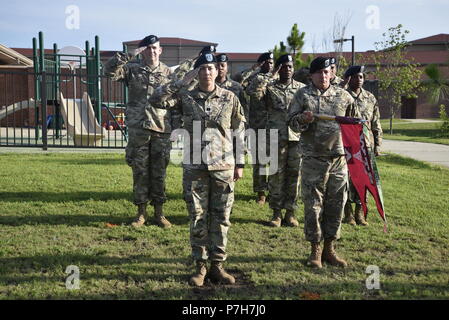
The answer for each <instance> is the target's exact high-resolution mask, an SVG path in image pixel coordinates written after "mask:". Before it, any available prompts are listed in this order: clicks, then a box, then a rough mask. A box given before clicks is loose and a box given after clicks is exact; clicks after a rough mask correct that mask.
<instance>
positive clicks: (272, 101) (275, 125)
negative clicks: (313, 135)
mask: <svg viewBox="0 0 449 320" xmlns="http://www.w3.org/2000/svg"><path fill="white" fill-rule="evenodd" d="M304 86H305V85H304V84H303V83H301V82H297V81H295V80H293V79H292V80H291V82H290V83H288V84H283V83H281V82H280V81H279V80H274V79H273V77H272V74H271V73H267V74H258V75H257V76H256V77H255V78H254V79H253V80H252V81H251V83H250V85H249V86H248V88H247V92H248V94H250V95H251V96H252V97H256V98H257V99H261V100H262V99H263V100H264V102H265V105H266V108H267V124H266V129H267V130H269V129H277V130H278V134H279V140H283V141H299V136H300V133H298V132H294V131H292V130H291V129H290V128H289V127H288V108H289V105H290V102H291V101H292V100H293V96H294V95H295V93H296V91H297V90H298V89H300V88H302V87H304Z"/></svg>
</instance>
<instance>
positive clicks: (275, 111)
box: [247, 54, 305, 227]
mask: <svg viewBox="0 0 449 320" xmlns="http://www.w3.org/2000/svg"><path fill="white" fill-rule="evenodd" d="M293 71H294V67H293V59H292V56H291V55H289V54H286V55H283V56H281V57H279V58H278V59H277V60H276V64H275V71H274V72H273V73H271V72H269V73H265V74H258V75H257V76H256V77H255V78H254V79H253V80H252V81H251V84H250V85H249V87H248V88H247V92H248V93H249V94H250V95H251V96H252V97H256V98H258V99H261V100H264V101H265V105H266V106H267V114H268V116H267V118H268V119H267V124H266V128H267V130H270V129H274V130H277V132H278V145H277V152H278V163H277V168H278V169H277V171H276V173H274V174H271V175H270V176H269V177H268V191H269V195H268V199H269V201H268V202H269V204H270V208H271V209H272V210H273V217H272V219H271V221H270V226H272V227H280V226H281V222H284V224H285V225H287V226H291V227H297V226H298V225H299V224H298V221H297V219H296V217H295V211H296V209H297V208H298V199H299V181H300V177H299V171H300V163H301V157H300V149H299V137H300V133H298V132H293V131H292V130H291V129H290V128H289V127H288V122H287V116H288V108H289V105H290V102H291V101H292V100H293V96H294V95H295V93H296V91H297V90H298V89H299V88H302V87H304V86H305V84H303V83H301V82H297V81H295V80H293V79H292V76H293ZM277 73H279V79H277V80H274V79H273V75H275V74H277ZM274 151H275V150H270V153H271V152H274ZM283 209H285V210H286V213H285V218H284V220H282V210H283Z"/></svg>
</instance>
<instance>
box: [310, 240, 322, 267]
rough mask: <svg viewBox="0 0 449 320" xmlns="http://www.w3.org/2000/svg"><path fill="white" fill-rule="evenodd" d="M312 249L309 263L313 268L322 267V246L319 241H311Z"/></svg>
mask: <svg viewBox="0 0 449 320" xmlns="http://www.w3.org/2000/svg"><path fill="white" fill-rule="evenodd" d="M311 245H312V250H311V253H310V257H309V259H308V260H307V265H308V266H310V267H312V268H318V269H320V268H322V267H323V265H322V264H321V254H322V252H321V246H320V243H319V242H311Z"/></svg>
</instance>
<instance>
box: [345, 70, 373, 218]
mask: <svg viewBox="0 0 449 320" xmlns="http://www.w3.org/2000/svg"><path fill="white" fill-rule="evenodd" d="M364 70H365V67H364V66H352V67H349V68H348V70H346V72H345V74H344V78H345V80H346V82H348V89H347V91H348V92H349V94H350V95H351V96H352V98H353V99H354V105H353V108H352V111H351V114H350V115H351V117H356V118H361V119H365V120H367V122H365V125H367V126H368V129H369V137H365V142H366V145H367V146H368V148H369V149H370V151H372V153H373V154H374V155H375V156H378V155H379V153H380V146H381V144H382V127H381V125H380V113H379V106H378V104H377V100H376V97H374V95H373V94H372V93H371V92H369V91H367V90H365V89H363V83H364V81H365V74H364V73H363V72H364ZM352 203H355V204H356V205H355V219H354V211H353V210H352ZM343 222H344V223H349V224H351V225H355V224H358V225H361V226H366V225H368V222H366V220H365V217H364V214H363V210H362V204H361V202H360V198H359V196H358V194H357V191H356V190H355V188H354V186H353V184H352V182H351V180H349V192H348V201H347V202H346V206H345V217H344V219H343Z"/></svg>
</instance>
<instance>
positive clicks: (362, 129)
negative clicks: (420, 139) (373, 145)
mask: <svg viewBox="0 0 449 320" xmlns="http://www.w3.org/2000/svg"><path fill="white" fill-rule="evenodd" d="M317 117H318V118H319V119H322V120H335V121H337V122H338V123H339V124H340V128H341V136H342V140H343V146H344V148H345V153H346V162H347V164H348V170H349V176H350V178H351V181H352V184H353V185H354V188H355V189H356V190H357V193H358V195H359V197H360V201H361V203H362V207H363V212H364V214H365V217H366V215H367V214H368V208H367V205H366V200H367V199H366V198H367V197H366V196H367V192H366V191H367V190H368V191H369V192H370V193H371V195H372V196H373V197H374V200H375V201H376V207H377V211H379V214H380V216H381V218H382V220H383V221H384V223H385V228H384V230H385V231H386V217H385V212H384V206H383V197H382V188H381V185H380V178H379V174H378V172H377V166H376V162H375V157H374V153H373V152H372V151H370V150H369V149H368V146H367V145H366V141H365V135H367V134H369V132H368V128H367V127H366V126H365V125H363V124H362V122H363V120H361V119H358V118H349V117H338V116H337V117H333V116H324V115H317Z"/></svg>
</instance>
